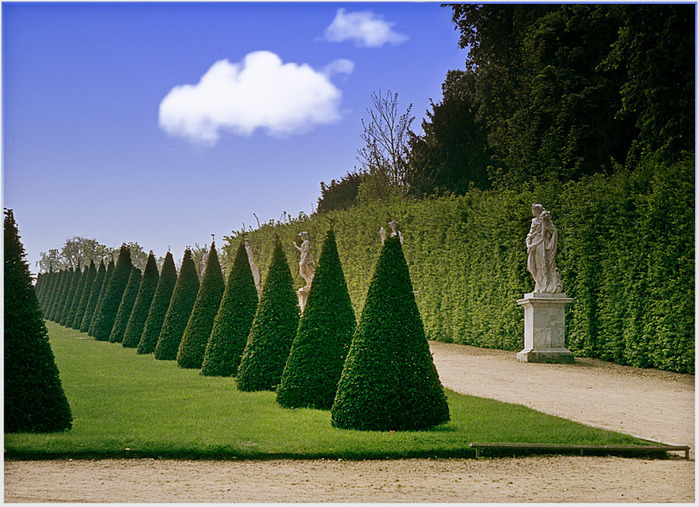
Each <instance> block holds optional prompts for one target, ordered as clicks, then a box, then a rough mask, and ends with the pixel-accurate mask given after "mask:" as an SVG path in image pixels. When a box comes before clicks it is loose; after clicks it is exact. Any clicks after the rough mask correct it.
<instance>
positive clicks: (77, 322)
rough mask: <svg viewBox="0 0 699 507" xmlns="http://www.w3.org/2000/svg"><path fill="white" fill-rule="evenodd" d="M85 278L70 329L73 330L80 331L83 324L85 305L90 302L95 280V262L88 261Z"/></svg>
mask: <svg viewBox="0 0 699 507" xmlns="http://www.w3.org/2000/svg"><path fill="white" fill-rule="evenodd" d="M86 271H87V277H86V278H85V285H84V287H83V291H82V294H81V295H80V302H79V303H78V307H77V310H76V311H75V317H74V318H73V322H72V324H71V327H72V328H73V329H80V326H81V325H82V322H83V317H84V316H85V311H86V310H87V303H88V301H89V300H90V295H91V294H92V285H93V284H94V283H95V278H97V268H96V267H95V261H90V266H89V267H88V268H87V270H86Z"/></svg>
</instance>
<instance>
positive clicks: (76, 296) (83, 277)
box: [63, 268, 89, 327]
mask: <svg viewBox="0 0 699 507" xmlns="http://www.w3.org/2000/svg"><path fill="white" fill-rule="evenodd" d="M88 273H89V269H88V268H85V269H83V270H82V271H81V273H80V279H79V280H78V285H77V287H76V288H75V292H74V293H73V298H72V301H71V303H70V309H69V310H68V313H67V316H66V317H64V319H63V325H64V326H66V327H73V321H74V320H75V314H76V313H78V306H80V299H82V295H83V292H84V291H85V284H86V283H87V276H88Z"/></svg>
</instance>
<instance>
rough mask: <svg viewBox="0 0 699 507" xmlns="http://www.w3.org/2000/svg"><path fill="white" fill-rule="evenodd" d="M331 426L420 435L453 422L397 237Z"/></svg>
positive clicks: (373, 288) (382, 264) (382, 263)
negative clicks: (413, 431) (440, 425)
mask: <svg viewBox="0 0 699 507" xmlns="http://www.w3.org/2000/svg"><path fill="white" fill-rule="evenodd" d="M331 414H332V424H333V426H336V427H338V428H345V429H357V430H379V431H390V430H421V429H425V428H430V427H433V426H436V425H438V424H441V423H443V422H446V421H448V420H449V407H448V405H447V400H446V396H445V395H444V391H443V389H442V386H441V384H440V382H439V377H438V375H437V369H436V368H435V366H434V363H433V361H432V356H431V355H430V349H429V345H428V343H427V339H426V338H425V331H424V329H423V327H422V320H421V319H420V313H419V312H418V308H417V304H416V303H415V296H414V294H413V288H412V283H411V281H410V274H409V272H408V265H407V264H406V262H405V257H403V249H402V247H401V244H400V240H399V239H398V238H397V237H391V238H387V239H386V241H385V244H384V247H383V249H382V250H381V255H380V256H379V260H378V261H377V264H376V270H375V272H374V276H373V278H372V280H371V284H370V285H369V292H368V293H367V299H366V303H365V305H364V310H363V311H362V316H361V319H360V321H359V325H358V326H357V329H356V331H355V334H354V337H353V339H352V345H351V346H350V351H349V354H348V356H347V360H346V361H345V366H344V369H343V371H342V377H341V378H340V383H339V385H338V389H337V396H336V398H335V402H334V404H333V407H332V411H331Z"/></svg>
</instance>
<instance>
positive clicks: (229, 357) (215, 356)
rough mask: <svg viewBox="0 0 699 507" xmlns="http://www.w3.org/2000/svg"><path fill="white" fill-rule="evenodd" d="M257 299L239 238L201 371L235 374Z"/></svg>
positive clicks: (225, 375) (212, 373) (212, 374)
mask: <svg viewBox="0 0 699 507" xmlns="http://www.w3.org/2000/svg"><path fill="white" fill-rule="evenodd" d="M257 303H258V295H257V288H256V287H255V280H254V278H253V276H252V271H251V269H250V262H249V261H248V255H247V252H246V251H245V245H244V244H243V242H242V241H241V242H240V246H239V247H238V251H237V253H236V254H235V259H234V260H233V266H232V267H231V271H230V273H229V274H228V282H227V283H226V289H225V291H224V293H223V298H221V306H219V309H218V313H217V314H216V318H215V319H214V325H213V328H212V329H211V336H210V337H209V341H208V343H207V344H206V352H205V353H204V363H203V365H202V368H201V373H202V375H210V376H217V377H231V376H235V374H236V373H237V372H238V365H239V364H240V357H241V356H242V354H243V349H244V348H245V344H246V343H247V340H248V334H249V333H250V327H251V326H252V321H253V319H254V318H255V311H256V310H257Z"/></svg>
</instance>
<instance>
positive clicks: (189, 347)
mask: <svg viewBox="0 0 699 507" xmlns="http://www.w3.org/2000/svg"><path fill="white" fill-rule="evenodd" d="M224 288H225V282H224V280H223V273H222V272H221V264H220V263H219V261H218V253H217V252H216V245H215V244H214V243H213V242H212V243H211V248H210V249H209V256H208V258H207V260H206V267H205V268H204V276H203V277H202V280H201V287H199V292H198V294H197V300H196V301H195V302H194V308H192V314H191V315H190V316H189V321H188V322H187V327H186V328H185V330H184V334H183V335H182V341H181V342H180V348H179V351H178V352H177V365H178V366H179V367H180V368H196V369H199V368H201V365H202V363H203V361H204V352H205V351H206V344H207V342H208V341H209V336H211V328H212V327H213V325H214V319H215V318H216V314H217V313H218V307H219V306H220V305H221V297H222V296H223V289H224Z"/></svg>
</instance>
